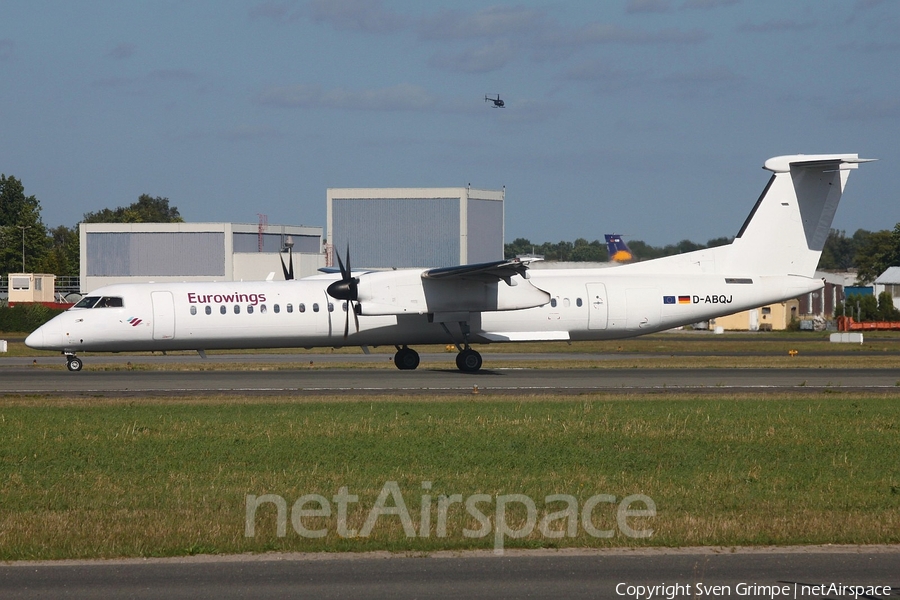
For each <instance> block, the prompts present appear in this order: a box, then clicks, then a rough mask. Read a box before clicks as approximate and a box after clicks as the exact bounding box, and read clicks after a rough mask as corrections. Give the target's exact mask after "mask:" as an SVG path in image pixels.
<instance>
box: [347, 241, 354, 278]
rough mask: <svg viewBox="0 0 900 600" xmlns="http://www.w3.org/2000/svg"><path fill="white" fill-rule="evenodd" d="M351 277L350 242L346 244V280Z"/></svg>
mask: <svg viewBox="0 0 900 600" xmlns="http://www.w3.org/2000/svg"><path fill="white" fill-rule="evenodd" d="M351 277H353V271H352V270H351V269H350V242H347V279H350V278H351Z"/></svg>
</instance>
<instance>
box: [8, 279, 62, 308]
mask: <svg viewBox="0 0 900 600" xmlns="http://www.w3.org/2000/svg"><path fill="white" fill-rule="evenodd" d="M55 282H56V275H48V274H46V273H10V274H9V302H11V303H16V302H44V303H50V302H54V301H55V298H54V295H55V294H56V289H55Z"/></svg>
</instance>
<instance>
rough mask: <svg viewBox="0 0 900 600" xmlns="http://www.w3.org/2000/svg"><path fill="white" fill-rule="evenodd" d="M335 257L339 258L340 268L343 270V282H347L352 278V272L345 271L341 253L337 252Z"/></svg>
mask: <svg viewBox="0 0 900 600" xmlns="http://www.w3.org/2000/svg"><path fill="white" fill-rule="evenodd" d="M334 255H335V256H337V259H338V268H340V270H341V281H346V280H347V279H349V277H350V271H349V270H345V269H344V263H343V261H341V255H340V253H339V252H335V253H334Z"/></svg>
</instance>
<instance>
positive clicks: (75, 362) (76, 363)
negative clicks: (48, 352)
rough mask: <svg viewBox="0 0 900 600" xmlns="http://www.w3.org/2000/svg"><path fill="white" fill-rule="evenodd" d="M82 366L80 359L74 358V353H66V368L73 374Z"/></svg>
mask: <svg viewBox="0 0 900 600" xmlns="http://www.w3.org/2000/svg"><path fill="white" fill-rule="evenodd" d="M83 366H84V363H83V362H81V359H80V358H78V357H77V356H75V353H74V352H66V368H67V369H68V370H70V371H72V372H73V373H74V372H75V371H80V370H81V367H83Z"/></svg>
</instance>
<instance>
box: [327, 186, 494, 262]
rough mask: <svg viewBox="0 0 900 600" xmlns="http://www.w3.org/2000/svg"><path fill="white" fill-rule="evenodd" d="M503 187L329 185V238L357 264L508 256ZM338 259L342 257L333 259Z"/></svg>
mask: <svg viewBox="0 0 900 600" xmlns="http://www.w3.org/2000/svg"><path fill="white" fill-rule="evenodd" d="M505 197H506V191H505V189H504V190H480V189H475V188H471V187H455V188H328V192H327V202H328V223H327V231H328V241H329V242H331V247H332V248H333V250H334V252H337V253H340V255H341V257H343V256H344V254H345V253H346V251H347V247H348V245H349V247H350V255H351V257H352V261H351V262H352V266H353V267H354V268H357V267H359V268H374V269H377V268H391V267H398V268H400V267H449V266H453V265H460V264H471V263H480V262H488V261H493V260H502V259H503V202H504V200H505ZM332 262H333V263H334V264H337V261H332Z"/></svg>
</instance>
